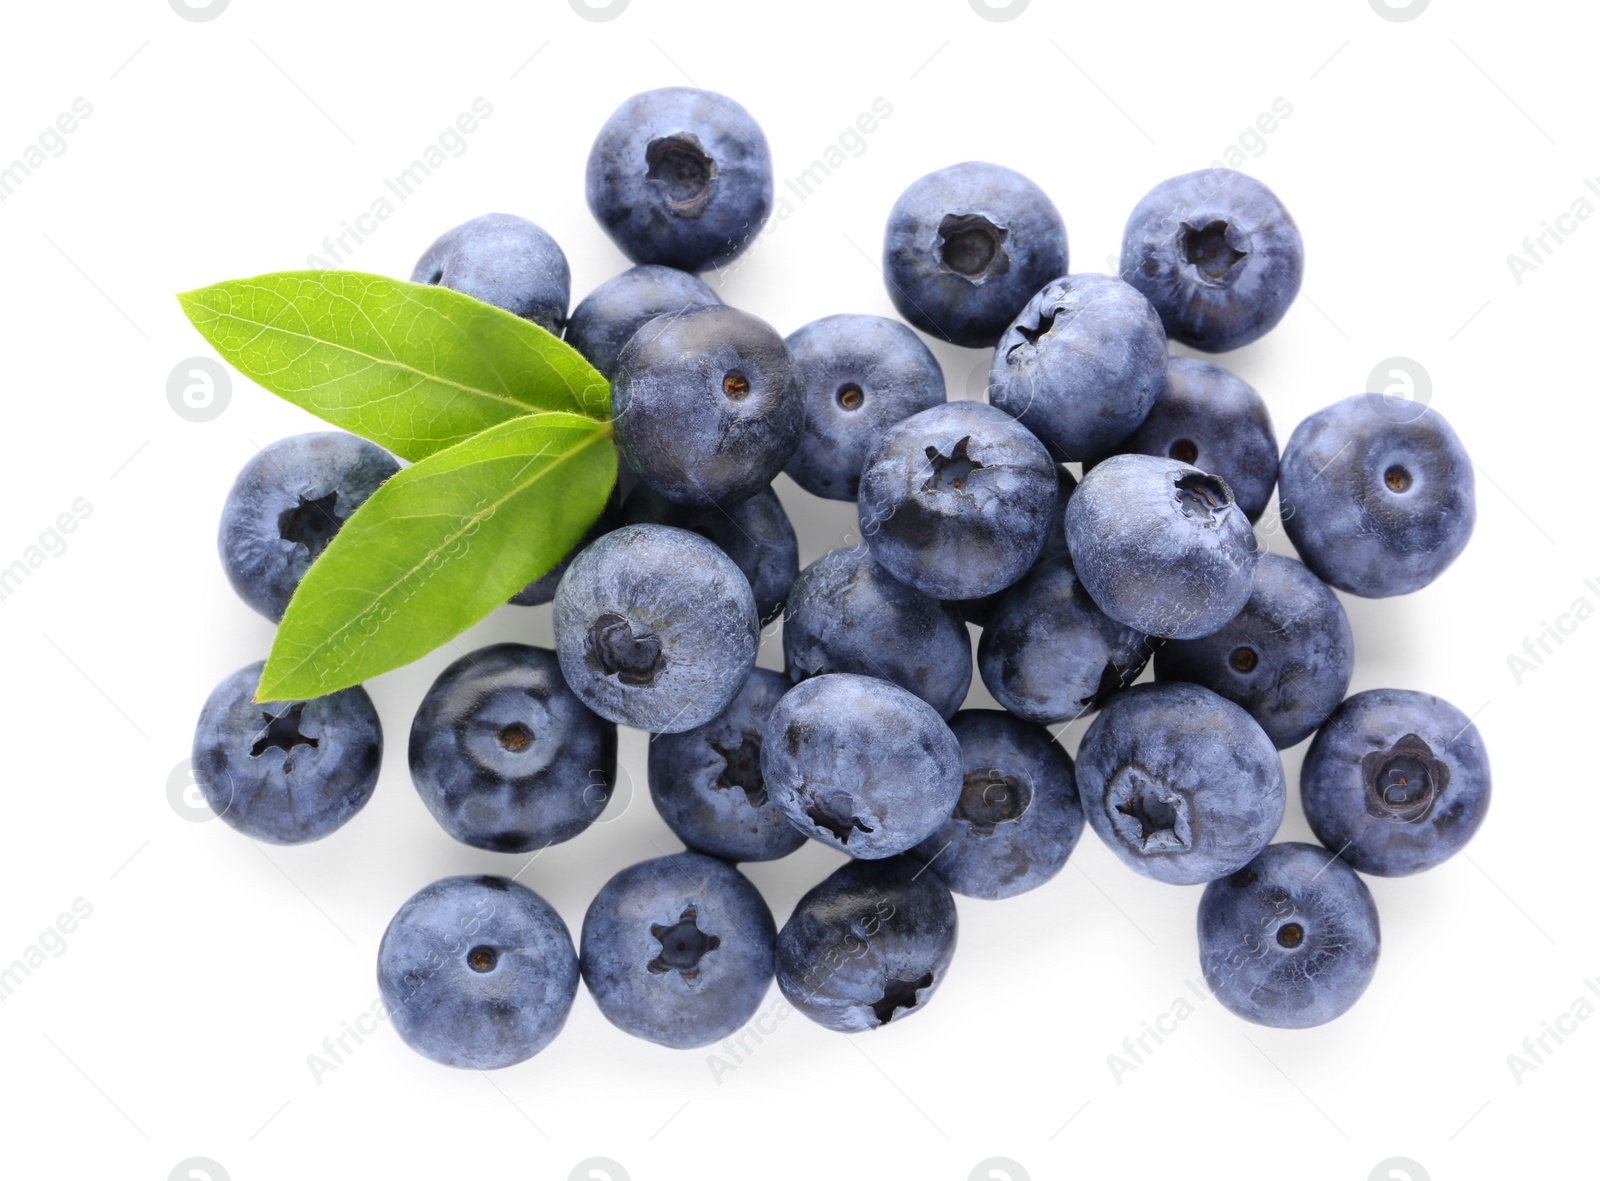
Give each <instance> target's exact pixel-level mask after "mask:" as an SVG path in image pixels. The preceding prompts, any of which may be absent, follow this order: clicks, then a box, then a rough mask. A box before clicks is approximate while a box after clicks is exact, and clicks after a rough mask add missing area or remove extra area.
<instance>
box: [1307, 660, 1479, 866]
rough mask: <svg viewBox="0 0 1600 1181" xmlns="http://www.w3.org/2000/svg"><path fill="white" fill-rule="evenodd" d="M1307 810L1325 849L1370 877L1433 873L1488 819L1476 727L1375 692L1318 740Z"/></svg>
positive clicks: (1444, 711)
mask: <svg viewBox="0 0 1600 1181" xmlns="http://www.w3.org/2000/svg"><path fill="white" fill-rule="evenodd" d="M1300 802H1301V803H1302V804H1304V805H1305V810H1306V820H1307V821H1308V822H1309V823H1310V825H1311V831H1312V832H1314V833H1316V834H1317V840H1319V841H1321V842H1322V843H1323V844H1324V845H1326V846H1327V847H1328V848H1330V849H1332V850H1333V851H1334V852H1336V853H1337V854H1338V855H1339V856H1340V857H1343V858H1344V859H1345V861H1347V862H1349V864H1350V865H1352V866H1354V867H1355V868H1356V869H1359V870H1360V871H1361V872H1362V873H1370V874H1378V875H1380V876H1382V877H1400V876H1403V875H1405V874H1412V873H1420V872H1421V871H1423V870H1425V869H1431V868H1433V867H1434V866H1435V865H1438V864H1439V863H1440V862H1442V861H1445V860H1447V859H1448V858H1450V857H1452V856H1454V855H1455V854H1456V853H1457V852H1459V851H1460V849H1461V847H1462V846H1463V845H1465V844H1466V843H1467V842H1468V841H1470V840H1471V839H1472V837H1473V834H1474V833H1476V832H1477V831H1478V827H1479V826H1480V825H1481V824H1482V823H1483V818H1484V816H1485V814H1487V812H1488V811H1489V756H1488V754H1487V753H1486V752H1485V750H1484V747H1483V738H1482V736H1481V735H1480V734H1479V733H1478V728H1477V727H1476V726H1474V725H1473V724H1472V722H1471V720H1470V719H1469V718H1468V717H1467V716H1466V715H1465V714H1463V713H1462V712H1461V711H1460V710H1459V709H1457V708H1456V707H1455V706H1453V705H1451V704H1450V703H1449V702H1448V701H1444V700H1442V699H1440V698H1438V697H1433V696H1431V695H1429V694H1427V693H1418V692H1415V691H1413V690H1409V689H1369V690H1368V691H1367V692H1365V693H1357V694H1355V695H1354V696H1353V697H1350V698H1349V699H1347V700H1346V701H1345V702H1344V704H1343V705H1341V706H1340V707H1339V708H1338V709H1336V710H1334V711H1333V716H1332V717H1330V718H1329V719H1328V720H1327V721H1326V722H1325V723H1324V724H1323V726H1322V729H1320V730H1318V731H1317V736H1316V737H1315V738H1313V739H1312V740H1311V747H1310V749H1309V750H1308V751H1307V752H1306V761H1305V764H1304V766H1303V767H1302V768H1301V771H1300Z"/></svg>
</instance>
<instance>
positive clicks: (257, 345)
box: [178, 271, 611, 460]
mask: <svg viewBox="0 0 1600 1181" xmlns="http://www.w3.org/2000/svg"><path fill="white" fill-rule="evenodd" d="M178 302H179V303H180V304H182V306H183V310H184V313H185V314H186V315H187V316H188V317H189V319H190V321H191V322H192V323H193V324H194V326H195V327H196V328H197V329H199V331H200V334H201V335H202V336H204V337H205V338H206V340H207V341H208V342H210V344H211V345H212V347H213V348H215V349H216V350H217V352H219V353H220V354H222V356H223V358H224V359H225V360H227V361H228V362H229V363H230V364H231V365H233V367H234V368H236V369H237V370H239V372H240V373H242V374H244V375H245V376H246V377H248V378H250V379H251V380H252V381H254V382H256V383H257V384H259V385H261V386H264V387H265V388H267V389H268V390H270V391H272V392H273V393H274V394H277V395H278V396H279V397H280V398H284V399H286V400H288V401H290V402H293V403H294V404H295V405H296V406H301V407H303V408H305V409H306V410H309V411H311V413H313V414H315V415H317V416H318V417H320V418H324V419H326V420H327V421H329V422H331V423H332V424H333V425H334V426H337V427H342V428H343V429H345V430H347V431H353V432H355V433H356V434H358V435H361V436H363V437H364V438H367V439H371V440H372V441H373V442H374V443H377V444H378V445H379V446H380V447H386V448H388V449H389V450H390V451H392V452H394V453H395V454H396V455H399V456H401V457H402V458H405V459H412V460H416V459H423V458H425V457H427V456H429V455H432V454H433V453H434V452H436V451H441V450H443V449H444V448H446V447H451V446H454V445H455V444H457V443H460V442H462V441H463V440H465V439H468V438H471V437H472V436H473V435H475V434H477V433H478V432H479V431H482V430H486V429H487V428H489V427H492V426H496V425H498V424H499V423H502V422H506V421H508V420H509V419H512V418H516V417H518V416H520V415H524V414H530V413H533V412H534V411H539V410H561V411H568V412H570V413H573V414H582V415H586V416H588V417H590V418H606V417H608V416H609V414H610V401H611V391H610V387H609V386H608V385H607V384H606V380H605V378H603V377H601V376H600V374H599V373H597V372H595V370H594V368H593V367H592V366H591V365H590V364H589V363H588V362H587V361H585V360H584V359H583V358H582V357H581V356H579V355H578V353H577V352H576V350H574V349H573V348H572V347H571V346H569V345H566V344H563V343H562V342H561V341H559V340H557V339H556V338H555V337H554V336H552V335H551V334H550V333H548V332H546V331H545V330H544V329H543V328H540V327H539V326H538V325H537V324H532V323H530V322H529V321H527V320H524V319H522V318H521V317H519V316H514V315H512V314H511V313H510V312H506V311H502V310H501V309H499V308H496V307H491V306H490V305H489V304H486V303H483V302H481V301H479V300H476V299H473V298H472V297H471V296H469V295H462V294H461V293H460V292H458V291H451V290H449V289H448V288H444V287H429V286H424V285H422V284H420V283H399V282H396V281H395V280H393V279H385V278H382V277H380V276H378V275H363V274H357V273H355V272H352V271H286V272H283V273H280V274H274V275H262V276H260V277H259V278H255V279H237V280H232V281H230V282H226V283H217V284H215V285H213V286H211V287H202V288H200V289H199V290H197V291H190V292H188V293H186V294H184V295H180V296H179V297H178Z"/></svg>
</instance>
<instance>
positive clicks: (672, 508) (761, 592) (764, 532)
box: [622, 484, 800, 622]
mask: <svg viewBox="0 0 1600 1181" xmlns="http://www.w3.org/2000/svg"><path fill="white" fill-rule="evenodd" d="M622 520H623V523H624V524H628V525H672V526H674V527H676V528H679V529H687V530H689V532H691V533H698V534H699V535H700V536H701V537H704V538H705V539H706V540H707V541H709V542H711V543H712V544H713V545H715V546H717V547H718V548H719V549H721V550H722V552H723V553H725V554H727V555H728V556H729V557H730V558H732V559H733V564H734V565H735V566H737V567H739V569H741V570H743V571H744V575H745V577H746V578H748V579H749V580H750V589H751V590H752V591H754V592H755V596H756V613H757V614H758V615H760V616H761V619H762V622H766V621H768V620H770V619H772V618H774V617H775V616H776V615H777V614H778V612H780V611H782V610H783V605H784V603H785V602H787V601H788V598H789V587H790V586H791V585H793V583H794V579H795V575H796V574H798V573H799V572H800V543H799V541H797V540H796V538H795V535H794V526H793V525H791V524H790V523H789V514H788V513H786V512H784V511H783V505H782V504H781V503H779V501H778V494H777V493H776V492H774V491H773V490H772V489H771V488H770V487H769V488H763V489H762V490H761V491H760V492H757V493H756V494H755V495H754V496H751V497H749V498H748V499H746V500H739V501H734V502H733V503H731V504H713V505H689V504H678V503H676V502H675V501H671V500H668V499H667V498H666V497H664V496H662V495H661V494H660V493H657V492H654V491H652V490H651V489H650V488H649V487H648V486H647V485H644V484H641V485H640V486H639V487H637V488H635V489H634V490H633V491H632V492H630V493H629V494H628V499H627V501H626V502H625V503H624V504H623V506H622Z"/></svg>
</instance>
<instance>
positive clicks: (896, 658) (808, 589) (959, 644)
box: [783, 545, 972, 718]
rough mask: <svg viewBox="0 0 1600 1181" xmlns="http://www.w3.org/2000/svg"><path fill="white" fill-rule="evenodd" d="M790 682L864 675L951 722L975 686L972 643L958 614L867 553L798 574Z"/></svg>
mask: <svg viewBox="0 0 1600 1181" xmlns="http://www.w3.org/2000/svg"><path fill="white" fill-rule="evenodd" d="M783 662H784V667H785V669H786V670H787V671H788V674H789V679H790V680H791V681H793V682H796V683H798V682H800V681H803V680H805V679H806V678H808V677H814V676H816V675H817V674H818V673H861V674H863V675H865V676H872V677H882V678H883V679H884V680H886V681H893V682H894V683H895V684H897V685H899V686H900V687H901V688H902V689H909V690H910V691H911V692H913V693H915V694H916V695H917V696H918V697H920V698H922V700H924V701H926V702H927V703H928V704H929V705H931V706H933V708H934V709H936V710H938V711H939V715H940V716H941V717H946V718H948V717H949V716H950V715H951V714H953V713H955V712H956V710H958V709H960V708H961V703H962V702H963V701H965V700H966V698H967V688H968V686H969V685H971V683H972V638H971V637H970V636H969V635H968V634H967V626H966V624H964V623H963V622H962V621H961V616H960V614H958V613H957V612H956V611H955V609H954V608H952V607H950V606H948V605H946V604H944V603H941V602H939V600H938V599H931V598H929V597H928V596H927V595H925V594H922V593H921V592H920V591H915V590H912V589H911V588H910V587H909V586H907V585H905V583H903V582H899V581H897V580H895V579H894V578H891V577H890V576H889V573H888V571H886V570H885V569H884V568H883V567H882V566H880V565H878V563H877V562H875V561H874V560H873V558H872V554H871V553H870V552H869V551H868V550H867V548H866V546H859V545H858V546H850V547H845V548H841V549H834V550H829V551H828V552H827V553H825V554H823V555H822V557H820V558H818V559H817V560H816V561H815V562H813V563H811V565H809V566H807V567H806V568H805V569H804V570H802V571H801V572H800V577H799V579H798V580H797V581H796V582H795V586H794V592H793V593H792V594H791V595H790V599H789V614H788V616H787V617H786V618H785V619H784V622H783Z"/></svg>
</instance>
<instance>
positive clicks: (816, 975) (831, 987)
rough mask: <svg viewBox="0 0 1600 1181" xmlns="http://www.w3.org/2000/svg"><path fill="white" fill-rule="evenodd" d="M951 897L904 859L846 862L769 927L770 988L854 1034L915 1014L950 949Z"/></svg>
mask: <svg viewBox="0 0 1600 1181" xmlns="http://www.w3.org/2000/svg"><path fill="white" fill-rule="evenodd" d="M956 929H957V923H956V904H955V899H954V898H952V897H951V896H950V891H949V890H948V889H947V888H946V887H945V884H944V883H943V882H942V881H940V880H939V875H938V874H935V873H932V872H929V871H928V870H927V869H926V867H925V866H922V865H919V864H918V863H917V862H916V861H914V860H912V859H911V858H909V857H893V858H890V859H889V860H887V861H851V862H848V863H847V864H845V865H842V866H840V867H839V868H838V869H836V870H834V871H833V873H831V874H829V875H828V876H827V877H826V878H824V879H823V880H822V881H821V882H820V883H819V884H818V885H816V886H814V887H812V888H811V889H810V890H808V891H807V892H806V894H805V896H804V897H802V898H801V899H800V901H799V902H798V903H796V904H795V908H794V913H793V914H791V915H790V916H789V921H788V922H786V923H784V924H783V930H782V931H781V932H779V934H778V987H779V988H781V989H782V990H783V995H784V996H785V997H787V998H788V1000H789V1003H790V1004H792V1005H793V1006H794V1007H795V1008H796V1009H799V1010H800V1012H802V1013H804V1014H805V1015H806V1016H807V1017H809V1018H811V1019H812V1020H813V1021H815V1022H817V1023H818V1024H819V1025H824V1026H826V1027H827V1028H829V1029H836V1030H839V1031H840V1032H842V1033H855V1032H857V1031H859V1030H863V1029H877V1028H878V1027H879V1026H881V1025H887V1024H888V1023H889V1022H891V1021H903V1020H905V1019H906V1018H907V1017H910V1016H913V1015H915V1014H917V1013H920V1012H921V1011H922V1010H923V1009H924V1008H925V1007H926V1006H927V1004H928V1001H929V1000H931V999H932V997H933V994H934V992H935V991H936V990H937V989H938V987H939V985H940V984H942V983H944V977H945V973H946V972H947V971H948V970H949V967H950V959H951V957H952V956H953V955H954V954H955V950H956Z"/></svg>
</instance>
